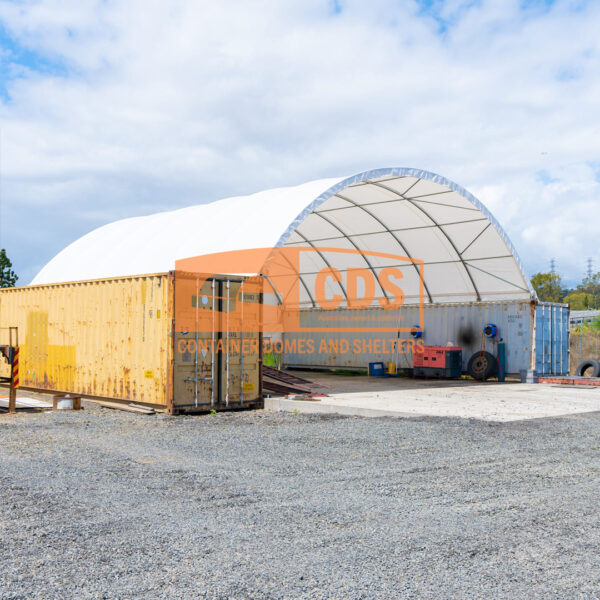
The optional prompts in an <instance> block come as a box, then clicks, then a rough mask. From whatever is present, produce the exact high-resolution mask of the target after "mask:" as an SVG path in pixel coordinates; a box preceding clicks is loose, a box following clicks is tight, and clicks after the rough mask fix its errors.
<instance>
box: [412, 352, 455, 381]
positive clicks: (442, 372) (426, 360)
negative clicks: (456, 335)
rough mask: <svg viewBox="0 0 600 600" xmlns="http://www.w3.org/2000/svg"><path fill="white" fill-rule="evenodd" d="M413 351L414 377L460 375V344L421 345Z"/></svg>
mask: <svg viewBox="0 0 600 600" xmlns="http://www.w3.org/2000/svg"><path fill="white" fill-rule="evenodd" d="M422 350H423V351H422V352H419V351H418V350H417V348H415V350H414V351H413V375H414V376H415V377H443V378H450V377H460V376H461V374H462V348H461V347H460V346H422Z"/></svg>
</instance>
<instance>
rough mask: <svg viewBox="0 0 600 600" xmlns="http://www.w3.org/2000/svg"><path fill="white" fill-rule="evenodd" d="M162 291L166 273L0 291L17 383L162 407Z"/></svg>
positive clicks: (167, 325) (165, 333) (166, 288)
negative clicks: (13, 343) (14, 336)
mask: <svg viewBox="0 0 600 600" xmlns="http://www.w3.org/2000/svg"><path fill="white" fill-rule="evenodd" d="M169 293H170V279H169V276H168V275H167V274H159V275H144V276H138V277H122V278H117V279H105V280H96V281H83V282H76V283H61V284H50V285H40V286H30V287H22V288H9V289H4V290H2V291H1V292H0V323H1V324H2V327H8V326H17V327H18V328H19V343H20V380H21V386H23V387H31V388H36V389H42V390H51V391H60V392H69V393H76V394H85V395H90V396H100V397H105V398H115V399H122V400H131V401H135V402H144V403H148V404H156V405H163V406H164V405H166V398H167V381H168V377H167V370H168V365H169V361H170V355H171V352H172V339H171V318H170V312H169ZM2 368H3V370H6V369H7V366H6V365H5V364H4V365H3V367H2Z"/></svg>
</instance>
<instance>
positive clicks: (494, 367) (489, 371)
mask: <svg viewBox="0 0 600 600" xmlns="http://www.w3.org/2000/svg"><path fill="white" fill-rule="evenodd" d="M467 373H468V374H469V375H470V376H471V377H472V378H473V379H479V380H480V381H485V380H486V379H489V378H490V377H494V376H495V375H497V374H498V361H497V360H496V357H495V356H494V355H493V354H490V353H489V352H475V354H473V356H471V358H470V359H469V364H468V365H467Z"/></svg>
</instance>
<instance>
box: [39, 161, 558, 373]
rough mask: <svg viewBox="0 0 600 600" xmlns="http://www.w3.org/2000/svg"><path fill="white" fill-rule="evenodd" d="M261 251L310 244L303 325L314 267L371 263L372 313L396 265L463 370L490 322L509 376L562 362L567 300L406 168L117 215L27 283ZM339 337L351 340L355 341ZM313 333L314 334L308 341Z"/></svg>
mask: <svg viewBox="0 0 600 600" xmlns="http://www.w3.org/2000/svg"><path fill="white" fill-rule="evenodd" d="M323 246H326V247H330V248H340V249H345V250H349V251H356V252H345V253H344V252H340V253H337V254H336V253H334V254H328V255H327V256H325V255H324V254H323V253H321V252H319V251H318V248H320V247H323ZM264 247H274V248H276V247H311V248H317V250H316V251H315V252H313V253H312V254H311V258H310V260H305V261H304V262H303V263H302V264H301V267H300V268H299V277H300V283H301V291H300V299H299V302H300V307H299V308H300V309H301V310H302V311H306V312H305V313H304V315H303V317H304V321H305V322H306V323H310V322H311V320H314V321H315V322H316V321H317V320H318V318H319V316H318V315H319V313H320V312H321V311H320V307H319V305H318V303H317V302H315V298H314V296H313V294H311V290H312V289H314V284H315V278H316V274H317V273H318V272H319V271H320V270H321V269H322V268H324V267H327V268H333V269H337V270H338V271H340V272H341V273H345V272H347V271H348V269H353V268H362V269H367V270H368V271H370V272H371V273H372V274H373V275H374V279H375V280H376V281H377V284H376V290H375V299H374V304H373V306H372V307H369V308H366V309H362V310H363V315H362V316H363V317H364V318H365V319H371V318H374V319H377V316H376V313H374V311H377V310H381V309H379V308H378V307H377V304H376V303H377V301H378V300H379V299H380V298H381V299H383V298H385V297H386V290H385V289H384V288H383V287H382V286H381V284H380V283H379V281H378V278H377V276H378V275H379V273H380V272H381V270H382V269H383V268H385V267H389V266H395V267H397V268H399V269H401V271H402V288H403V291H404V306H403V308H402V309H401V312H403V314H402V320H403V322H404V323H413V322H415V323H417V322H418V314H417V309H418V304H419V302H420V301H421V299H422V300H423V303H424V307H425V308H424V322H423V325H422V329H423V337H424V340H425V343H426V344H427V345H444V346H445V345H448V344H460V345H462V346H463V347H464V348H463V363H464V364H463V367H464V368H466V362H467V361H468V359H469V356H470V355H471V354H472V353H473V352H475V351H477V350H481V349H483V348H484V347H485V348H487V349H491V346H490V345H489V344H488V342H487V341H486V340H485V338H484V337H483V336H482V334H481V332H482V330H483V327H484V326H485V325H486V324H488V323H494V324H495V325H496V326H497V328H498V331H499V336H501V337H502V338H503V340H504V342H505V344H506V356H507V363H506V370H507V373H509V374H518V373H519V372H521V371H523V370H526V369H529V368H532V367H534V366H535V368H536V369H537V371H538V372H540V373H555V374H563V373H566V372H567V370H568V360H567V356H568V354H567V347H568V346H567V335H568V333H567V323H568V315H566V316H565V309H564V308H561V307H558V306H554V305H548V304H542V303H539V302H538V301H537V299H536V295H535V292H534V291H533V289H532V288H531V286H530V284H529V279H528V277H527V276H526V274H525V272H524V269H523V266H522V263H521V261H520V259H519V257H518V255H517V252H516V250H515V248H514V246H513V245H512V243H511V241H510V240H509V238H508V236H507V235H506V233H505V232H504V231H503V230H502V227H501V226H500V225H499V223H498V222H497V220H496V219H495V218H494V216H493V215H492V214H491V213H490V212H489V210H487V208H486V207H485V206H484V205H483V204H482V203H481V202H480V201H479V200H478V199H477V198H475V197H474V196H473V195H472V194H470V193H469V192H468V191H466V190H465V189H464V188H462V187H460V186H459V185H457V184H455V183H453V182H451V181H449V180H447V179H445V178H444V177H441V176H440V175H436V174H434V173H430V172H428V171H423V170H418V169H412V168H383V169H375V170H371V171H365V172H363V173H358V174H356V175H353V176H351V177H345V178H337V179H322V180H318V181H313V182H309V183H306V184H303V185H299V186H296V187H287V188H277V189H271V190H267V191H263V192H259V193H255V194H252V195H249V196H238V197H233V198H227V199H224V200H220V201H217V202H212V203H207V204H201V205H197V206H191V207H188V208H183V209H179V210H174V211H169V212H162V213H158V214H154V215H150V216H144V217H135V218H129V219H123V220H121V221H117V222H114V223H111V224H108V225H105V226H103V227H100V228H98V229H96V230H95V231H92V232H91V233H89V234H87V235H84V236H83V237H82V238H80V239H78V240H77V241H75V242H74V243H72V244H71V245H69V246H68V247H66V248H65V249H64V250H63V251H61V252H60V253H59V254H57V255H56V256H55V257H54V258H53V259H52V260H51V261H50V262H49V263H48V264H47V265H46V266H45V267H44V268H43V269H42V270H41V271H40V272H39V273H38V275H37V276H36V277H35V278H34V279H33V281H32V282H31V285H40V284H47V283H57V282H68V281H81V280H91V279H98V278H109V277H120V276H128V275H135V274H145V273H159V272H166V271H170V270H172V269H173V268H174V266H175V262H176V261H177V260H179V259H182V258H185V257H193V256H199V255H205V254H212V253H217V252H226V251H233V250H244V249H250V248H264ZM369 252H371V253H381V254H386V255H394V256H399V257H406V258H408V259H413V260H418V261H422V271H420V270H419V268H418V267H417V265H416V264H414V263H413V262H411V261H410V260H409V261H404V262H403V261H395V262H394V261H393V260H391V259H390V258H389V257H385V258H382V257H378V256H371V255H368V253H369ZM363 253H364V254H363ZM421 273H422V275H421ZM346 285H347V284H346V279H345V278H343V277H342V278H341V280H340V281H335V280H334V279H333V278H329V279H328V280H327V293H328V294H330V295H333V294H341V295H342V296H343V298H344V299H345V298H347V297H348V294H347V289H346ZM337 310H338V313H337V314H338V315H339V316H340V317H343V315H344V311H348V310H352V309H349V308H348V307H347V306H346V305H345V304H344V302H342V303H341V304H340V306H339V308H338V309H337ZM354 314H356V310H355V311H354ZM373 315H375V316H373ZM466 332H469V333H468V334H466ZM283 335H284V337H285V336H288V337H289V338H294V337H297V334H294V333H290V334H285V333H284V334H283ZM340 335H344V336H345V337H346V338H348V339H349V340H350V341H352V338H353V337H356V336H353V334H351V333H345V334H340ZM407 335H408V334H407ZM363 337H364V336H363ZM405 337H406V336H405ZM318 338H319V336H318V335H316V334H315V342H318ZM491 343H492V344H493V341H492V342H491ZM486 344H488V345H486ZM369 348H370V347H369V346H367V350H369ZM388 359H389V356H385V355H384V354H383V353H381V352H377V351H375V350H374V351H367V352H363V353H360V354H355V355H347V356H339V355H332V354H312V355H310V356H307V355H302V354H300V353H296V352H287V353H286V354H285V356H284V357H283V360H284V363H285V364H286V365H288V366H295V367H359V368H365V367H366V366H367V363H368V362H372V361H376V360H384V361H387V360H388ZM398 360H399V363H400V364H399V366H400V367H402V366H407V365H408V362H406V361H410V357H404V360H405V362H406V364H405V365H403V364H402V360H400V359H398Z"/></svg>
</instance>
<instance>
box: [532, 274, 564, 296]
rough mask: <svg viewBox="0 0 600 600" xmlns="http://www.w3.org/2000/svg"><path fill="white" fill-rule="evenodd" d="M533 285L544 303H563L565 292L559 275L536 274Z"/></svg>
mask: <svg viewBox="0 0 600 600" xmlns="http://www.w3.org/2000/svg"><path fill="white" fill-rule="evenodd" d="M531 285H532V286H533V289H534V290H535V291H536V293H537V295H538V298H539V299H540V300H541V301H542V302H561V301H562V298H563V295H564V290H563V287H562V282H561V280H560V275H559V274H558V273H536V274H535V275H534V276H533V277H532V278H531Z"/></svg>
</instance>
